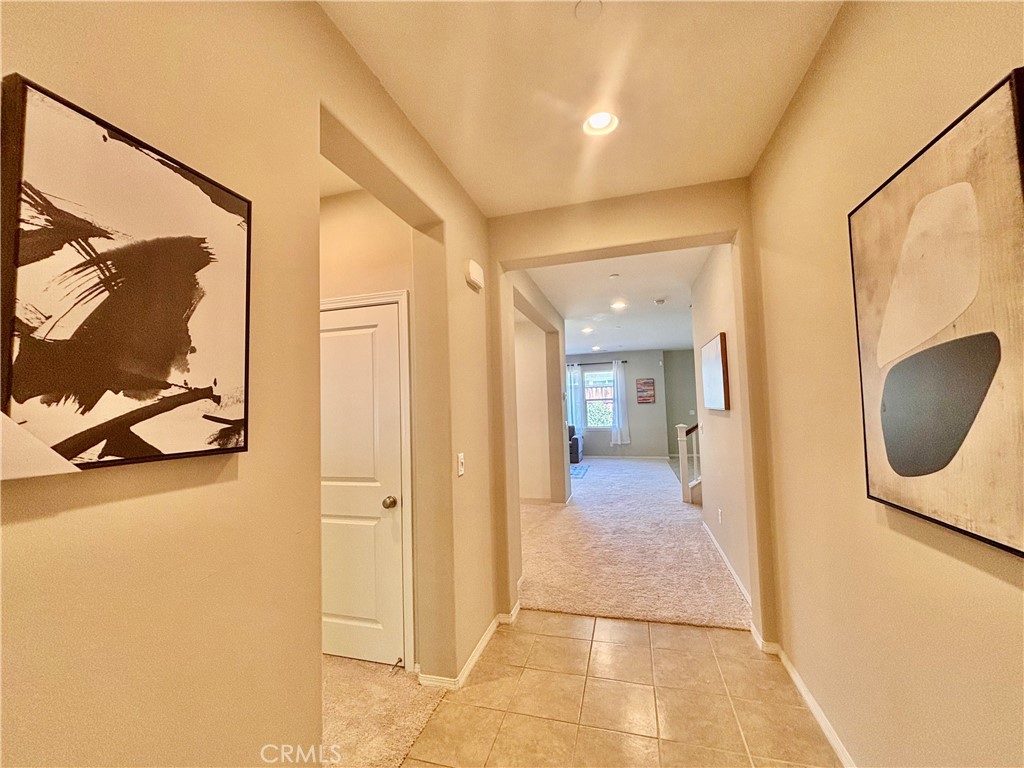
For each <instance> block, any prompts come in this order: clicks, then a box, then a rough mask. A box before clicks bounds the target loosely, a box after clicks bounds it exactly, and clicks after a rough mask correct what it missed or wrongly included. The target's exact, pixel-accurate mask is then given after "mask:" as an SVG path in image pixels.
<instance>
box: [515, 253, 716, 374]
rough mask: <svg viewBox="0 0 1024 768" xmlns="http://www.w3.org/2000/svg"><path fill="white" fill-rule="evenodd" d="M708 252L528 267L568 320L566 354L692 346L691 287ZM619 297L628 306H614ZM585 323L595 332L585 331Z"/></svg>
mask: <svg viewBox="0 0 1024 768" xmlns="http://www.w3.org/2000/svg"><path fill="white" fill-rule="evenodd" d="M709 253H711V248H710V247H707V248H687V249H684V250H678V251H664V252H661V253H652V254H645V255H642V256H622V257H620V258H616V259H602V260H600V261H588V262H583V263H580V264H565V265H562V266H557V267H540V268H539V269H528V270H526V271H527V273H528V274H529V275H530V277H531V278H533V281H534V282H535V283H536V284H537V287H538V288H540V289H541V291H542V292H543V293H544V295H545V296H547V297H548V300H549V301H550V302H551V303H552V304H553V305H554V307H555V309H557V310H558V312H559V313H560V314H561V315H562V317H564V318H565V353H566V354H567V355H580V354H589V353H590V352H592V351H593V350H592V349H591V347H593V346H595V345H597V346H600V347H601V351H602V352H617V351H620V350H621V351H629V350H638V349H693V321H692V319H691V312H690V301H691V295H690V286H691V285H693V281H694V280H696V279H697V275H698V274H700V270H701V268H702V267H703V266H704V262H705V261H707V258H708V254H709ZM612 274H618V275H619V276H618V277H616V278H611V277H609V275H612ZM662 298H663V299H665V303H664V304H663V305H661V306H658V305H657V304H655V303H654V300H655V299H662ZM619 299H621V300H623V301H625V302H626V304H627V305H628V306H627V307H626V309H624V310H622V311H620V312H616V311H614V310H613V309H611V304H612V302H614V301H616V300H619ZM586 327H591V328H593V329H594V331H593V333H590V334H585V333H583V329H584V328H586Z"/></svg>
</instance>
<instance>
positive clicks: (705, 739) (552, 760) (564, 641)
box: [403, 470, 840, 768]
mask: <svg viewBox="0 0 1024 768" xmlns="http://www.w3.org/2000/svg"><path fill="white" fill-rule="evenodd" d="M666 471H668V470H666ZM839 764H840V763H839V762H838V761H837V759H836V756H835V754H834V752H833V751H832V749H831V747H830V746H829V744H828V742H827V740H826V739H825V736H824V735H823V734H822V732H821V729H820V728H819V727H818V724H817V723H816V722H815V720H814V717H813V716H812V715H811V713H810V711H809V710H808V709H807V708H806V707H805V706H804V701H803V699H802V698H801V697H800V694H799V693H798V692H797V690H796V688H795V687H794V685H793V683H792V681H791V680H790V678H789V675H788V674H787V673H786V671H785V669H784V668H783V666H782V664H781V663H780V662H779V661H778V658H777V657H775V656H769V655H768V654H764V653H761V651H760V650H758V648H757V647H756V646H755V645H754V642H753V639H752V638H751V635H750V633H749V632H737V631H734V630H726V629H704V628H701V627H686V626H678V625H668V624H648V623H646V622H636V621H616V620H610V619H601V618H598V619H596V620H595V618H594V617H592V616H571V615H565V614H552V613H546V612H543V611H526V610H524V611H520V613H519V616H518V618H517V619H516V621H515V622H514V623H513V624H511V625H502V626H500V627H499V629H498V631H497V632H495V633H494V636H493V637H492V638H491V641H490V643H488V645H487V647H486V649H485V650H484V652H483V655H482V656H481V658H480V661H479V663H478V664H477V666H476V668H475V669H474V671H473V673H472V674H471V675H470V677H469V680H468V681H467V683H466V685H465V686H464V687H463V688H462V689H460V690H458V691H449V692H448V693H447V694H446V695H445V698H444V700H443V701H442V702H441V704H440V705H439V706H438V708H437V710H436V711H435V712H434V715H433V717H432V718H431V719H430V721H429V722H428V723H427V726H426V728H425V729H424V730H423V732H422V733H421V734H420V736H419V738H418V739H417V740H416V743H415V744H414V745H413V747H412V751H411V752H410V754H409V758H408V759H407V760H406V761H405V763H404V764H403V765H404V766H405V767H406V768H416V767H420V768H423V767H425V766H431V765H444V766H482V765H487V766H495V767H500V766H536V767H537V768H540V767H541V766H561V767H565V766H607V767H609V768H610V767H614V766H620V767H622V768H627V767H629V768H641V767H642V766H659V765H661V766H666V767H667V766H691V767H697V766H700V767H702V768H708V767H709V766H720V767H738V766H745V767H747V768H749V766H758V767H760V766H792V767H793V768H795V766H821V767H822V768H826V767H829V766H836V765H839Z"/></svg>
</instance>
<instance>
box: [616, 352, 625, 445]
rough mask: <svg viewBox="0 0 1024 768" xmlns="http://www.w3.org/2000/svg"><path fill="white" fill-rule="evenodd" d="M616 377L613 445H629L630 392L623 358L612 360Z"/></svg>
mask: <svg viewBox="0 0 1024 768" xmlns="http://www.w3.org/2000/svg"><path fill="white" fill-rule="evenodd" d="M612 376H614V378H615V407H614V408H612V445H629V416H628V415H627V408H628V406H629V394H628V390H627V389H626V366H624V365H623V364H622V361H621V360H612Z"/></svg>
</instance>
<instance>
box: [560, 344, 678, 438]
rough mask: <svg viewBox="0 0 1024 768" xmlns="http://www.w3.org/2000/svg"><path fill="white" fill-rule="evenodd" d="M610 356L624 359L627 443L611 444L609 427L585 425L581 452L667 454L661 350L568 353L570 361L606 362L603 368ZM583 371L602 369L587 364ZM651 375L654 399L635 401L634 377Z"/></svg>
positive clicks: (614, 358) (640, 377) (663, 372)
mask: <svg viewBox="0 0 1024 768" xmlns="http://www.w3.org/2000/svg"><path fill="white" fill-rule="evenodd" d="M612 360H625V361H626V404H627V408H626V415H627V416H628V418H629V439H630V442H629V444H628V445H612V444H611V439H612V437H611V435H612V433H611V430H610V429H588V430H586V434H585V436H584V440H583V455H584V456H588V455H589V456H646V457H656V458H661V457H664V458H668V431H667V430H666V428H665V424H666V417H665V399H666V397H665V369H664V364H663V362H662V351H661V350H660V349H656V350H642V351H639V352H632V351H630V352H621V353H617V354H615V355H609V354H605V353H596V354H592V355H569V356H567V357H566V358H565V362H566V364H569V363H608V365H607V366H605V367H604V369H605V370H609V371H610V370H611V361H612ZM583 370H584V372H586V371H597V370H601V368H600V367H598V366H587V367H586V368H584V369H583ZM637 379H654V402H653V403H644V404H640V403H637V401H636V380H637Z"/></svg>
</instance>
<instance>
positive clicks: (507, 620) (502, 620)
mask: <svg viewBox="0 0 1024 768" xmlns="http://www.w3.org/2000/svg"><path fill="white" fill-rule="evenodd" d="M522 580H523V577H522V576H520V577H519V581H520V582H522ZM518 615H519V601H518V600H516V604H515V605H513V606H512V612H511V613H499V614H498V623H499V624H511V623H512V622H514V621H515V620H516V616H518Z"/></svg>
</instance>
